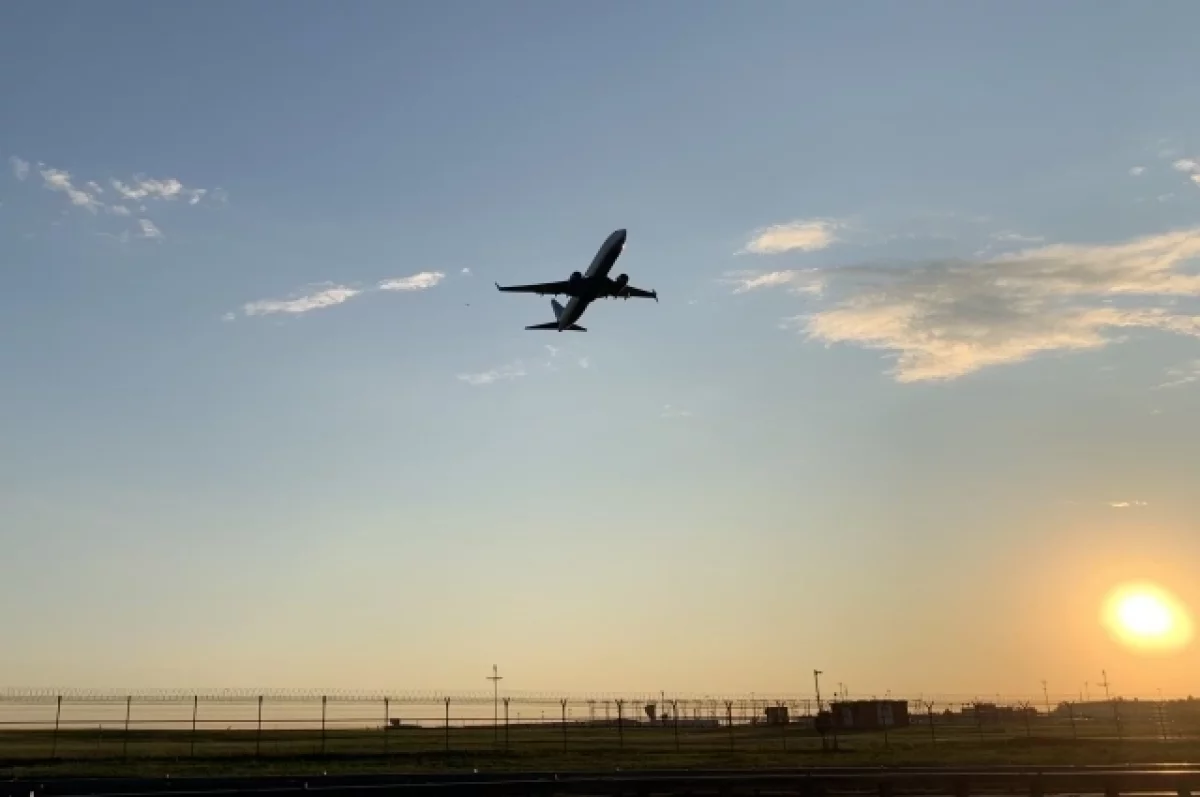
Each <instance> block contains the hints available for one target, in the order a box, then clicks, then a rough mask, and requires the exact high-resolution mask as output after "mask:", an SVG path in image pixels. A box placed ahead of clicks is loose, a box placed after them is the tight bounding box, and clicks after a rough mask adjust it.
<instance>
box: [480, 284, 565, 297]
mask: <svg viewBox="0 0 1200 797" xmlns="http://www.w3.org/2000/svg"><path fill="white" fill-rule="evenodd" d="M496 288H497V289H498V290H501V291H504V292H506V293H536V294H537V295H538V296H545V295H547V294H550V295H551V296H558V295H560V294H563V295H566V296H574V295H575V294H574V292H573V291H574V288H573V287H572V285H571V281H570V280H559V281H558V282H538V283H535V284H533V285H504V286H501V285H500V283H498V282H497V283H496Z"/></svg>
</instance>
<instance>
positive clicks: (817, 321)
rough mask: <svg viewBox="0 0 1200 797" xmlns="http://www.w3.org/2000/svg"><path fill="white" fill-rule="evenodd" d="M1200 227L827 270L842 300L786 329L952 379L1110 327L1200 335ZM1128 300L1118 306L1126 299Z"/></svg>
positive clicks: (1106, 333) (1086, 340) (903, 372)
mask: <svg viewBox="0 0 1200 797" xmlns="http://www.w3.org/2000/svg"><path fill="white" fill-rule="evenodd" d="M1197 256H1200V227H1196V228H1190V229H1183V230H1178V231H1175V232H1169V233H1165V234H1161V235H1151V236H1147V237H1144V238H1139V239H1136V240H1133V241H1129V242H1125V243H1118V244H1108V245H1092V246H1086V245H1063V244H1058V245H1050V246H1043V247H1038V248H1034V249H1025V250H1021V251H1017V252H1013V253H1009V254H1004V255H999V256H995V257H990V258H986V259H980V260H957V261H941V262H928V263H923V264H920V265H917V266H915V267H911V268H903V267H896V266H892V267H889V266H882V265H859V266H849V267H843V268H838V269H830V270H827V271H824V272H823V276H824V277H825V278H826V280H827V281H828V283H829V284H830V285H831V286H833V287H832V288H831V291H830V292H831V293H833V294H835V295H837V297H838V300H837V303H836V304H835V305H833V306H832V307H828V308H827V309H823V310H820V311H817V312H814V313H811V314H808V315H802V316H797V317H795V318H791V319H787V320H786V321H785V326H787V327H789V328H795V329H799V330H800V331H802V332H803V333H804V334H806V335H807V336H808V337H809V338H810V339H812V340H816V341H821V342H823V343H827V344H833V343H847V344H852V345H857V346H862V347H866V348H873V349H882V350H886V351H889V352H892V353H893V354H894V356H895V358H896V366H895V368H894V370H893V371H892V374H893V375H894V377H895V379H896V380H897V381H899V382H919V381H926V380H947V379H954V378H956V377H961V376H964V375H966V374H969V373H973V372H975V371H978V370H980V369H982V368H986V367H988V366H995V365H1001V364H1006V363H1017V362H1021V361H1024V360H1027V359H1029V358H1031V357H1033V356H1035V355H1037V354H1039V353H1045V352H1067V351H1082V350H1094V349H1100V348H1103V347H1104V346H1106V345H1108V344H1109V343H1111V342H1113V340H1114V338H1113V337H1112V336H1110V333H1111V331H1112V330H1129V329H1136V328H1141V329H1154V330H1161V331H1165V332H1172V333H1176V334H1182V335H1190V336H1195V337H1200V316H1194V315H1189V314H1186V313H1180V312H1169V311H1168V309H1167V308H1166V307H1164V306H1162V305H1163V303H1164V302H1163V299H1164V297H1172V296H1175V297H1198V296H1200V274H1196V273H1193V272H1188V271H1185V270H1184V269H1183V268H1182V266H1184V265H1185V264H1187V263H1188V262H1190V261H1192V260H1193V259H1194V258H1196V257H1197ZM1118 302H1119V303H1118Z"/></svg>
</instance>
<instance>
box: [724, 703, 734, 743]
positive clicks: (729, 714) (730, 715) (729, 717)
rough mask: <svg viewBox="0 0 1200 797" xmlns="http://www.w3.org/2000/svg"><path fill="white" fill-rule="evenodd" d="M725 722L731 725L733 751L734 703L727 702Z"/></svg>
mask: <svg viewBox="0 0 1200 797" xmlns="http://www.w3.org/2000/svg"><path fill="white" fill-rule="evenodd" d="M725 721H726V722H727V723H729V749H730V751H732V750H733V701H732V700H726V701H725Z"/></svg>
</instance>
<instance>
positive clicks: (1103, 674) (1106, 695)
mask: <svg viewBox="0 0 1200 797" xmlns="http://www.w3.org/2000/svg"><path fill="white" fill-rule="evenodd" d="M1100 677H1101V678H1103V679H1104V680H1103V681H1101V682H1100V685H1101V686H1103V687H1104V699H1105V700H1107V701H1109V702H1112V695H1111V694H1110V693H1109V691H1108V670H1101V671H1100Z"/></svg>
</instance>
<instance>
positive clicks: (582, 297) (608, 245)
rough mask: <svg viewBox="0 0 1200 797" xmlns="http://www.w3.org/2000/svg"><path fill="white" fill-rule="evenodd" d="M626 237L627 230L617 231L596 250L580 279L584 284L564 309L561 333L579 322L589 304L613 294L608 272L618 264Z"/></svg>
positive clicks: (560, 318)
mask: <svg viewBox="0 0 1200 797" xmlns="http://www.w3.org/2000/svg"><path fill="white" fill-rule="evenodd" d="M625 236H626V232H625V230H615V231H614V232H613V233H612V234H611V235H609V236H608V237H607V238H605V239H604V243H602V244H600V248H599V249H597V250H596V256H595V257H593V258H592V263H591V265H589V266H588V270H587V271H585V272H584V273H583V276H582V277H581V279H580V282H581V283H582V284H581V285H580V286H579V288H580V289H579V291H578V292H577V293H576V294H575V295H574V296H572V297H571V298H570V299H569V300H568V301H567V306H566V307H564V308H563V312H562V315H561V316H559V319H558V331H559V332H562V331H563V330H564V329H566V328H567V327H569V326H571V325H572V324H574V323H575V322H576V321H578V320H579V319H580V318H581V317H582V316H583V313H584V311H585V310H587V309H588V305H589V304H591V303H592V302H594V301H595V300H596V299H599V298H601V297H602V296H609V295H611V294H612V291H613V282H612V280H610V279H609V278H608V272H610V271H612V267H613V264H614V263H616V262H617V258H618V257H620V256H621V251H622V250H623V249H624V248H625Z"/></svg>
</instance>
